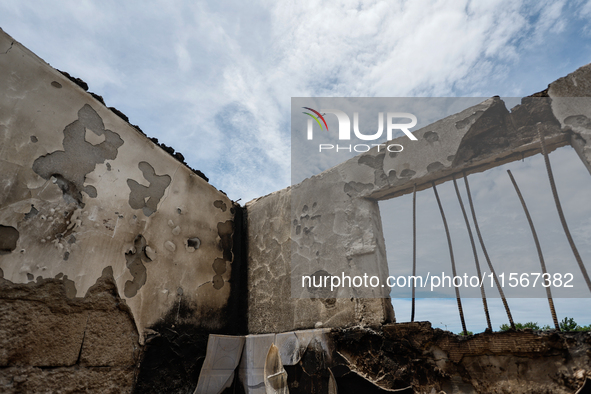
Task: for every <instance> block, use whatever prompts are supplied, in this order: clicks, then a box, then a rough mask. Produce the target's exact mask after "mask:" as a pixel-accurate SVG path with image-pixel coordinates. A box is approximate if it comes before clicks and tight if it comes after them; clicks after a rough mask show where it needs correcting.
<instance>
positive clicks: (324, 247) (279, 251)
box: [246, 65, 591, 333]
mask: <svg viewBox="0 0 591 394" xmlns="http://www.w3.org/2000/svg"><path fill="white" fill-rule="evenodd" d="M589 96H591V65H587V66H584V67H581V68H580V69H579V70H577V71H575V72H574V73H572V74H570V75H568V76H567V77H564V78H561V79H559V80H557V81H556V82H554V83H552V84H550V85H549V88H548V89H547V91H544V92H542V93H541V94H535V95H533V96H531V97H525V98H523V99H522V100H521V103H520V104H519V105H517V106H515V107H513V108H510V109H509V108H507V107H506V105H505V102H504V101H503V100H502V99H501V98H499V97H493V98H490V99H488V100H485V101H483V102H482V103H480V104H478V105H476V106H473V107H470V108H467V109H465V110H463V111H461V112H459V113H457V114H454V115H451V116H449V117H446V118H444V119H441V120H439V121H437V122H435V123H433V124H430V125H428V126H426V127H424V128H422V129H420V130H416V131H413V134H414V136H415V137H417V140H416V141H410V142H409V141H408V140H407V138H406V137H401V138H400V139H394V140H392V141H390V142H388V144H402V143H404V144H405V148H404V150H403V151H401V152H384V150H383V149H382V151H381V152H380V151H379V147H375V148H373V149H371V150H369V151H368V152H366V153H362V154H360V155H358V156H356V157H353V158H351V159H349V160H348V161H346V162H344V163H341V164H339V165H337V166H335V167H333V168H331V169H329V170H327V171H324V172H323V173H321V174H319V175H316V176H313V177H311V178H308V179H305V180H304V181H302V182H301V183H299V184H297V185H293V186H291V187H290V188H287V189H284V190H280V191H277V192H275V193H272V194H270V195H267V196H264V197H261V198H258V199H255V200H253V201H250V202H249V203H247V204H246V208H247V211H248V224H249V225H248V245H249V249H248V250H249V251H248V266H249V276H248V287H249V289H250V290H251V293H250V302H249V330H250V332H254V333H263V332H274V331H282V330H291V329H303V328H313V327H343V326H346V325H355V324H359V323H366V324H373V323H384V322H390V321H393V320H394V311H392V310H391V305H390V301H389V299H388V297H389V294H388V293H387V288H383V289H380V288H379V287H378V288H372V287H365V288H363V287H360V288H352V287H349V288H343V287H341V288H337V289H333V290H331V289H329V288H328V286H327V287H325V288H322V289H320V290H319V289H313V288H310V287H308V288H304V287H302V277H303V276H314V275H334V276H337V277H341V276H342V275H348V276H351V277H352V276H354V275H358V276H363V275H364V274H367V275H368V276H373V275H375V276H377V277H379V278H380V283H385V280H386V277H387V276H388V275H389V274H390V273H388V268H387V259H386V252H385V246H384V237H383V232H382V228H381V219H380V213H379V207H378V201H379V200H384V199H389V198H394V197H397V196H400V195H403V194H408V193H412V191H413V187H415V186H416V190H417V191H420V190H424V189H426V188H430V187H431V185H432V182H435V183H436V184H439V183H442V182H445V181H448V180H451V178H452V176H454V175H455V176H462V174H463V173H466V174H470V173H474V172H481V171H485V170H487V169H489V168H493V167H496V166H499V165H501V164H504V163H507V162H511V161H514V160H521V159H522V158H524V157H528V156H532V155H535V154H539V153H540V152H541V145H540V138H539V134H538V132H540V133H541V134H542V135H543V136H544V139H545V144H546V146H547V148H548V151H552V150H554V149H556V148H558V147H561V146H564V145H568V144H571V145H572V146H573V147H574V148H575V150H576V151H577V152H578V154H579V156H580V157H581V159H582V160H583V163H584V164H585V165H586V166H587V168H588V169H589V171H590V172H591V164H590V163H591V121H590V120H589V119H591V113H590V112H589V111H590V108H591V102H590V101H589V100H590V99H589V98H588V97H589ZM393 274H396V273H393ZM287 282H290V288H291V297H290V298H287V297H281V298H279V299H276V298H274V297H273V295H274V294H276V291H278V289H281V290H280V291H281V292H282V293H281V294H284V293H286V292H287V290H286V289H285V288H284V287H283V285H282V283H287ZM380 290H385V291H383V292H382V291H380ZM356 299H357V300H356ZM262 300H271V301H270V302H271V303H272V304H273V308H272V310H268V309H266V308H264V307H262V305H261V304H259V302H260V301H262Z"/></svg>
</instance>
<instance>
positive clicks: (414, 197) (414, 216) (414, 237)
mask: <svg viewBox="0 0 591 394" xmlns="http://www.w3.org/2000/svg"><path fill="white" fill-rule="evenodd" d="M412 276H413V277H414V278H416V276H417V184H416V183H415V185H414V187H413V189H412ZM416 284H417V282H416V280H415V285H414V286H413V287H412V307H411V311H410V321H411V322H413V321H415V287H416Z"/></svg>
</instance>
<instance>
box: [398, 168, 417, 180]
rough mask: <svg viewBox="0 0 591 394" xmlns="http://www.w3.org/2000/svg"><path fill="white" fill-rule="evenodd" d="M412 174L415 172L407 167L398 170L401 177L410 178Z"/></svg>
mask: <svg viewBox="0 0 591 394" xmlns="http://www.w3.org/2000/svg"><path fill="white" fill-rule="evenodd" d="M414 174H416V172H415V171H413V170H409V169H408V168H407V169H404V170H402V171H400V177H401V178H412V177H413V175H414Z"/></svg>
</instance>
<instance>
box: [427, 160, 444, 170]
mask: <svg viewBox="0 0 591 394" xmlns="http://www.w3.org/2000/svg"><path fill="white" fill-rule="evenodd" d="M443 167H444V165H443V164H441V163H440V162H438V161H436V162H434V163H431V164H429V165H428V166H427V172H435V171H439V170H441V169H442V168H443Z"/></svg>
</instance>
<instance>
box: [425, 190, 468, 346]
mask: <svg viewBox="0 0 591 394" xmlns="http://www.w3.org/2000/svg"><path fill="white" fill-rule="evenodd" d="M431 186H433V192H434V193H435V198H436V199H437V205H439V212H441V219H442V220H443V227H444V228H445V235H446V236H447V245H448V247H449V257H450V259H451V270H452V273H453V276H454V278H455V277H456V276H457V273H456V262H455V260H454V251H453V247H452V245H451V235H450V233H449V228H448V227H447V220H446V219H445V213H444V212H443V206H442V205H441V200H440V199H439V194H438V193H437V188H436V187H435V182H431ZM454 289H455V291H456V301H457V302H458V311H459V312H460V320H461V322H462V330H463V332H464V335H468V330H466V321H465V320H464V311H463V309H462V300H461V299H460V289H458V288H457V287H456V286H454Z"/></svg>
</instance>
